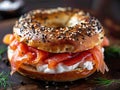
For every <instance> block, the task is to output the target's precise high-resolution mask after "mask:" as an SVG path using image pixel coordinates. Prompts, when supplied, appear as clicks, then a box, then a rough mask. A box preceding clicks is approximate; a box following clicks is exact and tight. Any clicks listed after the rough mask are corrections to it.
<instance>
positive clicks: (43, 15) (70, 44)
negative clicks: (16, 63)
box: [13, 8, 104, 53]
mask: <svg viewBox="0 0 120 90" xmlns="http://www.w3.org/2000/svg"><path fill="white" fill-rule="evenodd" d="M13 31H14V35H15V37H16V38H17V39H18V40H19V41H20V42H24V43H26V44H27V45H28V46H32V47H35V48H37V49H40V50H44V51H47V52H52V53H63V52H72V53H75V52H81V51H85V50H88V49H91V48H93V47H94V46H96V45H99V44H101V42H102V41H103V37H104V30H103V27H102V26H101V24H100V22H99V21H98V20H97V19H95V18H94V17H91V16H90V15H88V14H86V13H84V12H83V11H81V10H78V9H70V8H57V9H47V10H34V11H31V12H29V13H27V14H25V15H23V16H22V17H21V18H20V19H19V21H17V22H16V24H15V26H14V28H13ZM89 42H90V43H89Z"/></svg>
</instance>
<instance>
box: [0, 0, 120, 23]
mask: <svg viewBox="0 0 120 90" xmlns="http://www.w3.org/2000/svg"><path fill="white" fill-rule="evenodd" d="M2 1H3V0H0V2H2ZM11 1H12V2H14V1H15V0H11ZM23 1H24V5H23V6H22V7H21V8H20V9H19V10H18V11H17V10H16V11H15V13H13V12H14V11H12V12H10V11H8V13H6V12H4V11H0V21H2V20H4V19H8V18H11V17H12V18H13V17H16V16H17V17H19V16H20V15H21V14H23V13H25V12H28V11H30V10H33V9H39V8H55V7H74V8H80V9H89V10H92V11H94V12H95V13H97V15H99V17H101V18H106V17H107V18H111V19H112V20H114V21H115V22H116V23H118V24H119V23H120V0H23Z"/></svg>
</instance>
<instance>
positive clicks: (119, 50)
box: [105, 45, 120, 59]
mask: <svg viewBox="0 0 120 90" xmlns="http://www.w3.org/2000/svg"><path fill="white" fill-rule="evenodd" d="M111 58H117V59H118V58H120V46H115V45H113V46H109V47H106V48H105V59H111Z"/></svg>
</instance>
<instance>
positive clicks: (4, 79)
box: [0, 72, 10, 88]
mask: <svg viewBox="0 0 120 90" xmlns="http://www.w3.org/2000/svg"><path fill="white" fill-rule="evenodd" d="M8 76H9V74H8V73H5V72H1V73H0V87H3V88H7V86H9V85H10V83H9V82H8Z"/></svg>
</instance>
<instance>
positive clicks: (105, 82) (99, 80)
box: [94, 77, 120, 86]
mask: <svg viewBox="0 0 120 90" xmlns="http://www.w3.org/2000/svg"><path fill="white" fill-rule="evenodd" d="M94 82H95V83H96V84H97V85H103V86H109V85H111V84H113V83H117V84H118V83H120V79H107V78H101V77H99V78H95V79H94Z"/></svg>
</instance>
